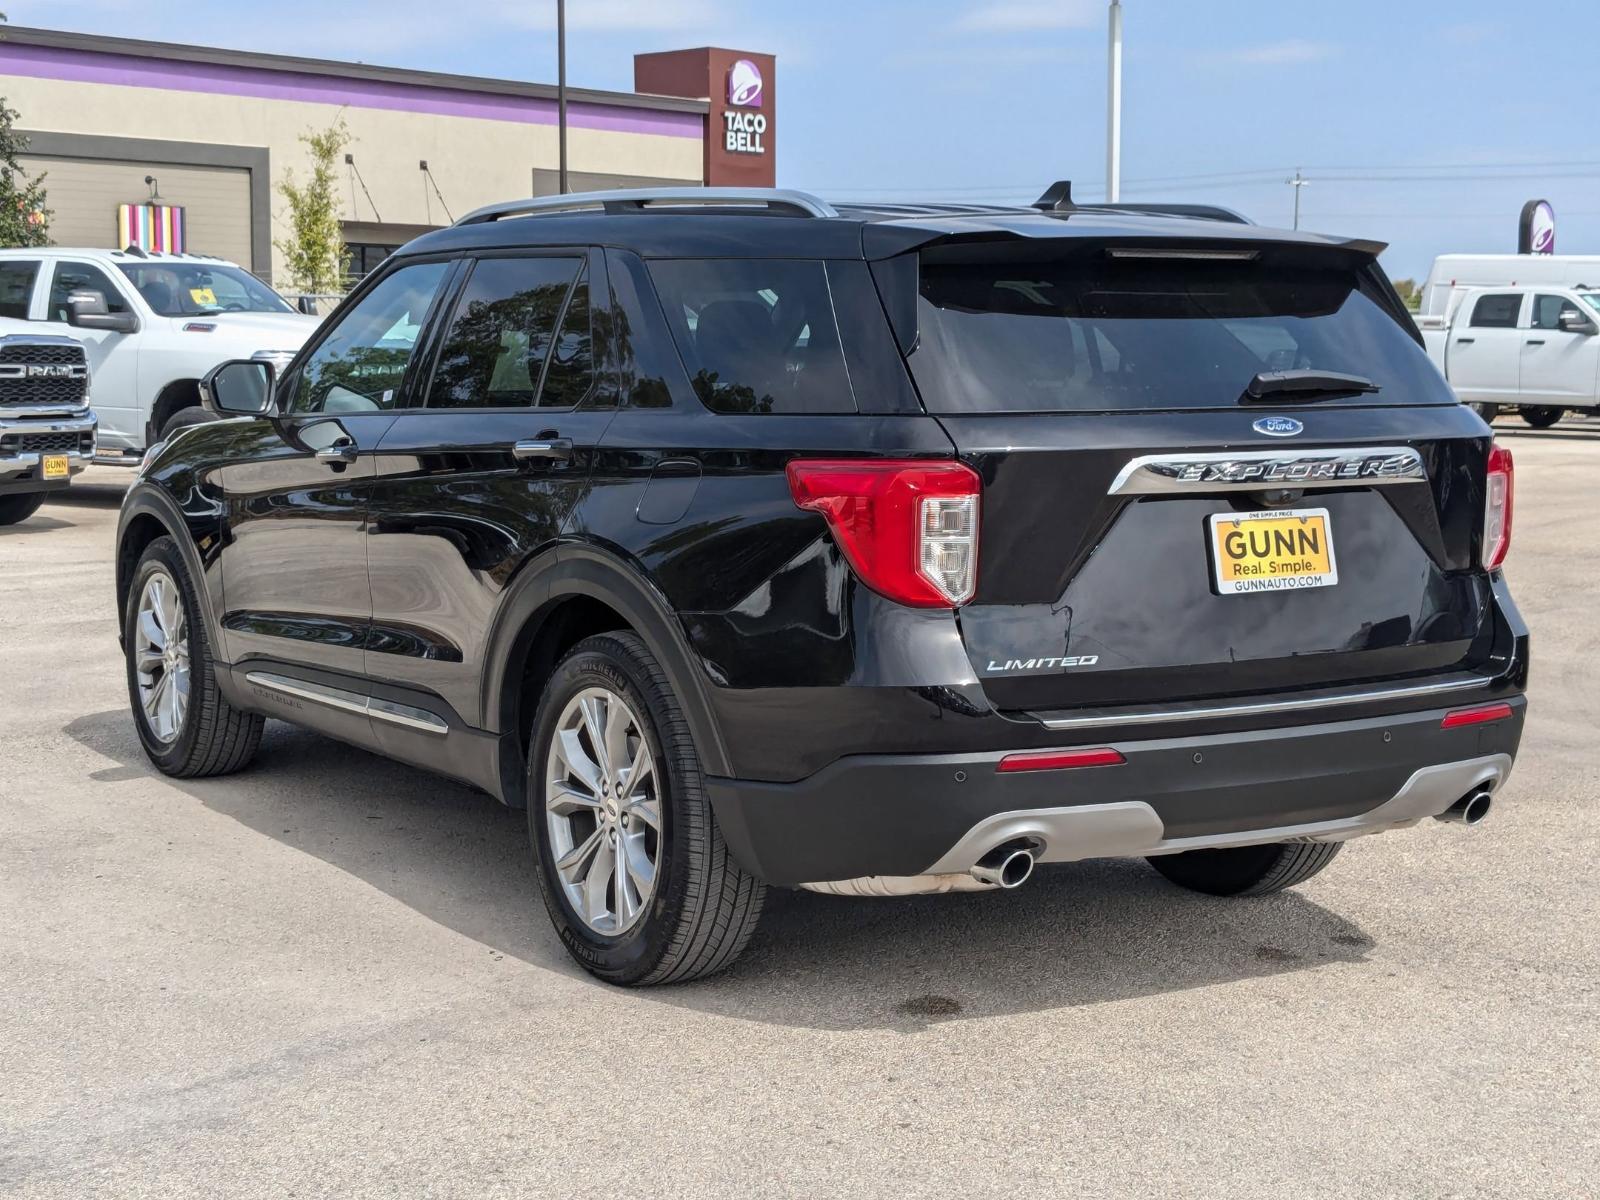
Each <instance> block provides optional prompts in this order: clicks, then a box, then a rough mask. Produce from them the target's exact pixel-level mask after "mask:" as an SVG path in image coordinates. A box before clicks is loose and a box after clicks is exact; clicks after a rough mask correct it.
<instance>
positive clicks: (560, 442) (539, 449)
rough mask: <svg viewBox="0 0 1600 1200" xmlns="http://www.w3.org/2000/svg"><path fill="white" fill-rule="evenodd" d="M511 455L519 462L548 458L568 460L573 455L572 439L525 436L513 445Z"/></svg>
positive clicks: (561, 460) (557, 460)
mask: <svg viewBox="0 0 1600 1200" xmlns="http://www.w3.org/2000/svg"><path fill="white" fill-rule="evenodd" d="M511 456H512V457H513V458H515V459H516V460H517V461H518V462H532V461H533V460H534V459H541V458H542V459H548V460H550V461H552V462H566V461H568V460H569V459H570V458H571V457H572V439H571V438H564V437H545V438H523V439H522V440H521V441H520V442H518V443H516V445H514V446H512V447H511Z"/></svg>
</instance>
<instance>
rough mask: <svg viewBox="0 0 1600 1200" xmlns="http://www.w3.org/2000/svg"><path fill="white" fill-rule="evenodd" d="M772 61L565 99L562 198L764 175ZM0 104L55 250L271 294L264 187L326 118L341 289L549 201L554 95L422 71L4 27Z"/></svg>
mask: <svg viewBox="0 0 1600 1200" xmlns="http://www.w3.org/2000/svg"><path fill="white" fill-rule="evenodd" d="M775 74H776V72H775V63H774V60H773V58H772V57H771V56H770V55H763V54H756V53H750V52H745V51H732V50H722V49H716V48H701V49H697V50H681V51H670V52H666V53H661V54H641V55H637V56H635V59H634V76H635V87H636V89H638V90H636V91H633V92H612V91H597V90H593V89H587V88H576V87H569V88H568V90H567V95H568V106H567V144H568V166H569V173H568V178H569V183H570V190H573V191H580V190H588V189H592V188H618V187H631V186H647V185H650V186H678V187H682V186H698V185H704V184H718V185H720V184H742V185H766V186H770V185H771V184H772V183H773V182H774V178H775V145H776V103H775V91H774V84H775ZM0 96H3V97H4V98H5V101H6V103H7V104H8V105H9V106H10V107H11V108H13V109H16V110H17V111H18V113H19V116H18V117H17V128H18V129H19V130H20V131H22V132H23V133H24V134H26V135H27V136H28V137H29V139H30V144H29V147H28V150H27V152H26V154H24V155H23V157H22V160H21V161H22V165H23V167H24V169H25V170H27V171H28V172H30V173H33V172H41V171H42V172H48V179H47V181H46V187H47V189H48V196H49V199H48V203H49V207H50V209H51V210H52V214H53V215H52V217H51V226H50V233H51V238H52V240H53V241H55V242H56V243H57V244H58V245H88V246H107V247H112V248H119V249H120V248H122V247H124V246H125V245H127V244H128V243H129V242H133V243H134V244H138V245H141V246H143V247H145V248H147V249H182V250H185V251H187V252H190V253H197V254H214V255H217V256H219V257H222V258H227V259H230V260H232V261H234V262H237V263H240V264H241V265H243V266H245V267H247V268H249V269H250V270H252V271H254V272H255V273H256V274H258V275H260V276H262V277H263V278H265V279H267V280H268V281H270V282H274V283H278V284H279V285H280V286H288V284H289V281H288V280H286V279H283V278H282V276H283V270H282V262H283V260H282V255H281V254H280V253H279V251H278V250H277V249H276V247H275V245H274V243H275V242H276V241H278V240H280V239H282V238H284V237H286V236H287V232H288V230H287V225H286V216H285V210H286V205H285V202H284V200H283V198H282V197H281V196H280V195H278V193H277V185H278V184H279V183H280V182H282V181H283V180H284V179H286V178H290V177H291V176H292V177H294V178H297V179H299V180H302V181H303V180H304V179H305V178H306V177H307V175H308V174H309V169H310V160H309V157H308V152H307V150H306V147H305V146H304V144H302V142H301V141H300V136H301V135H302V134H305V133H310V132H314V131H320V130H323V129H326V128H328V127H329V126H330V125H332V124H333V123H334V122H336V121H339V120H343V122H344V123H345V125H346V127H347V128H348V130H349V133H350V144H349V145H348V146H347V147H346V153H345V155H344V156H343V157H344V161H342V162H341V163H339V164H338V165H337V169H338V172H339V177H340V186H339V189H338V194H339V203H340V208H341V212H340V216H341V220H342V223H343V228H344V234H345V239H346V241H347V243H348V244H349V246H350V251H351V259H350V271H351V274H352V275H354V276H359V275H361V274H364V273H365V272H366V271H368V270H370V269H371V268H372V267H373V266H375V265H376V264H377V263H378V262H380V261H381V260H382V259H383V257H384V256H385V255H387V254H388V253H390V252H391V251H392V250H394V249H395V248H396V247H398V246H400V245H402V244H404V243H405V242H407V241H409V240H410V239H411V238H413V237H415V236H417V235H418V234H420V233H423V232H426V231H427V230H429V229H433V228H438V227H439V226H442V225H448V224H449V223H450V222H451V221H452V220H454V219H455V218H457V217H460V216H462V215H463V214H464V213H466V212H468V211H470V210H471V209H474V208H477V207H479V206H480V205H484V204H489V203H493V202H495V201H498V200H506V199H515V198H517V197H521V196H528V195H549V194H554V193H556V192H557V191H558V190H559V185H558V167H559V149H558V129H557V101H556V88H555V87H554V85H551V84H543V83H524V82H519V81H513V80H503V79H483V78H477V77H474V76H464V75H446V74H438V73H435V72H430V71H416V70H404V69H399V68H392V67H380V66H370V65H367V64H364V63H349V62H335V61H328V60H322V59H309V58H295V57H288V56H284V55H275V54H258V53H253V52H247V51H240V50H226V49H216V48H210V47H201V46H183V45H175V44H171V43H164V42H150V41H138V40H133V39H128V38H117V37H102V36H97V35H90V34H80V33H65V32H59V31H54V30H45V29H26V28H18V27H7V28H6V29H5V33H4V40H0Z"/></svg>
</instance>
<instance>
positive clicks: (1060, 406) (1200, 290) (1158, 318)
mask: <svg viewBox="0 0 1600 1200" xmlns="http://www.w3.org/2000/svg"><path fill="white" fill-rule="evenodd" d="M918 310H919V311H918V324H919V331H920V340H919V342H918V345H917V349H916V350H915V352H913V353H912V355H911V357H910V359H909V360H908V361H909V362H910V364H911V369H912V374H913V375H914V376H915V377H916V381H917V386H918V388H919V389H920V390H921V392H922V398H923V401H924V403H926V405H927V406H928V409H929V410H930V411H932V412H1091V411H1102V412H1103V411H1108V410H1127V409H1175V408H1218V407H1230V406H1233V405H1237V404H1238V403H1239V399H1240V395H1241V394H1242V393H1243V392H1244V390H1245V387H1246V386H1247V385H1248V384H1249V383H1250V381H1251V379H1252V378H1253V377H1254V376H1255V375H1256V374H1257V373H1258V372H1261V371H1285V370H1294V369H1306V368H1311V369H1317V370H1324V371H1337V372H1344V373H1348V374H1355V375H1361V376H1365V377H1366V378H1368V379H1370V380H1372V382H1373V383H1375V384H1377V385H1378V386H1379V388H1380V389H1381V390H1380V391H1379V392H1377V393H1376V394H1367V395H1356V396H1352V397H1350V398H1348V399H1344V400H1333V401H1319V403H1341V402H1343V403H1362V404H1373V403H1380V404H1381V403H1399V404H1417V403H1430V402H1436V403H1453V402H1454V396H1453V395H1451V393H1450V391H1449V389H1448V387H1447V386H1446V385H1445V384H1444V383H1443V381H1442V379H1441V378H1440V376H1439V374H1438V372H1437V371H1436V370H1435V369H1434V367H1433V365H1432V364H1431V363H1430V362H1429V361H1428V357H1427V355H1426V353H1425V352H1424V351H1423V349H1422V348H1421V347H1420V346H1418V345H1417V343H1416V342H1415V341H1414V340H1412V338H1411V337H1410V336H1409V335H1408V334H1407V333H1406V332H1405V331H1404V330H1402V329H1401V328H1400V326H1399V325H1398V324H1396V322H1395V321H1394V319H1393V318H1392V317H1390V316H1389V315H1388V314H1387V313H1386V312H1385V311H1384V310H1383V309H1382V308H1381V307H1380V306H1379V305H1378V303H1377V302H1376V301H1375V300H1374V299H1373V298H1372V296H1371V295H1370V294H1368V292H1367V291H1365V290H1364V289H1363V286H1362V281H1361V277H1360V276H1359V275H1358V274H1357V273H1356V272H1355V271H1352V270H1346V269H1342V268H1337V269H1335V268H1320V269H1319V268H1308V267H1299V266H1279V265H1267V264H1263V263H1257V262H1238V261H1233V262H1210V261H1203V260H1193V259H1141V258H1126V259H1122V258H1113V257H1110V256H1108V255H1105V254H1103V253H1100V254H1097V255H1096V256H1094V257H1093V258H1083V257H1080V258H1076V259H1061V260H1050V261H1041V260H1038V259H1026V260H1023V259H1019V260H1017V261H993V260H992V259H991V260H990V261H983V262H970V261H941V260H940V259H939V258H937V257H935V256H931V255H925V256H924V258H923V261H922V267H921V282H920V297H919V303H918Z"/></svg>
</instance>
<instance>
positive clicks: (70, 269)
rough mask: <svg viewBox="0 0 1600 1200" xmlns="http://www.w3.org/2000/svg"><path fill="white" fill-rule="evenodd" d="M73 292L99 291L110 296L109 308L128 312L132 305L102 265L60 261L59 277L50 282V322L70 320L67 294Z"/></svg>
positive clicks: (115, 311) (108, 310) (56, 275)
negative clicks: (108, 276)
mask: <svg viewBox="0 0 1600 1200" xmlns="http://www.w3.org/2000/svg"><path fill="white" fill-rule="evenodd" d="M73 292H99V293H100V294H101V295H102V296H104V297H105V298H106V311H107V312H114V313H124V312H127V311H128V305H127V302H126V301H125V300H123V298H122V293H121V292H119V291H118V290H117V287H116V285H115V284H114V283H112V282H111V280H110V279H109V278H107V276H106V273H105V272H104V271H102V270H101V269H100V268H99V267H95V266H91V265H90V264H88V263H57V264H56V273H55V278H54V279H52V280H51V281H50V304H49V309H48V316H47V317H46V318H45V319H46V320H50V321H65V320H66V319H67V297H68V296H70V295H71V294H72V293H73Z"/></svg>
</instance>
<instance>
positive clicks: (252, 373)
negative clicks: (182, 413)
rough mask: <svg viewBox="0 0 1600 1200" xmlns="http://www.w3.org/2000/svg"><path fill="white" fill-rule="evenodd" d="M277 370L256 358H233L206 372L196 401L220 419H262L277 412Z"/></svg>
mask: <svg viewBox="0 0 1600 1200" xmlns="http://www.w3.org/2000/svg"><path fill="white" fill-rule="evenodd" d="M276 391H277V371H276V370H275V369H274V368H273V365H272V364H271V363H270V362H266V361H264V360H263V359H259V358H235V359H232V360H230V361H228V362H225V363H220V364H218V365H217V366H215V367H212V368H211V370H209V371H207V372H206V376H205V378H204V379H202V380H201V381H200V399H201V402H202V403H204V404H205V406H206V407H207V408H209V409H211V410H212V411H213V412H216V413H220V414H222V415H223V416H245V417H264V416H270V415H272V414H273V413H274V412H276V411H277V395H276Z"/></svg>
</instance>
